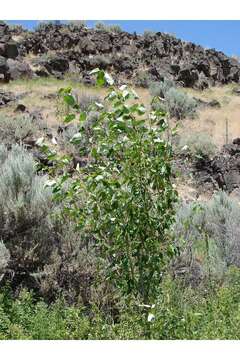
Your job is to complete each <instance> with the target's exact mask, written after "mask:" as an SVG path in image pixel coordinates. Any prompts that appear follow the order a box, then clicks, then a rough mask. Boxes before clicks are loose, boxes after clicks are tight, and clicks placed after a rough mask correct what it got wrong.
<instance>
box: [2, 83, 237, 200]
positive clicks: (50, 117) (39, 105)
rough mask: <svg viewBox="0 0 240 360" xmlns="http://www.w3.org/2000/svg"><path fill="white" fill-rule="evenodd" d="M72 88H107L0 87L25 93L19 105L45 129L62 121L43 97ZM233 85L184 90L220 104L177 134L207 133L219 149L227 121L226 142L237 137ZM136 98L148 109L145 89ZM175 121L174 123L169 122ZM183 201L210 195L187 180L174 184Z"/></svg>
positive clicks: (185, 124)
mask: <svg viewBox="0 0 240 360" xmlns="http://www.w3.org/2000/svg"><path fill="white" fill-rule="evenodd" d="M68 86H71V87H72V88H73V89H75V90H76V91H77V93H79V94H81V93H87V94H91V95H100V96H101V97H104V96H105V94H106V89H99V88H96V87H86V86H83V85H81V84H80V83H78V82H76V81H72V80H70V79H68V80H57V79H53V78H47V79H45V78H41V79H36V80H35V79H34V80H19V81H13V82H10V83H9V84H2V85H1V88H3V89H5V90H7V91H12V92H14V93H15V94H25V95H24V96H23V98H22V99H20V100H19V103H22V104H24V105H25V106H26V107H27V109H28V110H29V111H35V110H37V111H40V112H41V113H42V115H43V118H44V120H43V121H44V123H45V125H46V126H47V127H49V128H53V129H56V128H57V127H58V125H59V124H61V119H60V117H59V116H58V115H57V111H56V110H57V106H56V99H54V98H53V97H52V98H51V97H50V98H46V95H51V94H56V93H57V91H58V90H59V89H60V88H62V87H68ZM232 88H233V86H230V85H228V86H222V87H215V88H211V89H207V90H204V91H202V92H200V91H196V90H192V89H185V90H184V91H186V92H188V93H189V94H190V95H192V96H195V97H197V98H201V99H202V100H207V101H210V100H213V99H216V100H218V101H219V102H220V104H221V108H220V109H213V108H206V109H203V110H201V111H199V112H198V117H197V118H196V119H185V120H183V121H181V122H179V124H180V126H179V134H180V135H181V134H186V133H187V134H189V133H191V132H192V133H194V132H206V133H208V134H210V135H211V137H212V140H213V142H214V143H215V144H216V145H217V146H218V148H220V147H221V146H222V145H223V144H224V143H225V142H226V119H228V133H229V142H230V141H231V140H232V139H234V138H236V137H238V136H239V137H240V96H236V95H233V94H232ZM135 90H136V92H137V94H138V95H139V98H140V102H142V103H144V104H145V105H146V106H147V107H148V106H149V104H150V100H151V96H150V94H149V91H148V90H147V89H142V88H137V89H135ZM15 108H16V104H12V105H11V106H7V107H4V108H2V109H0V113H2V114H7V115H11V114H12V115H13V116H14V109H15ZM174 122H175V121H174V120H173V121H172V123H174ZM176 186H177V189H178V191H179V194H180V196H181V197H182V198H185V199H188V200H194V199H196V198H197V197H198V198H201V199H202V200H207V199H208V198H209V197H210V195H209V194H199V193H198V191H197V190H196V188H194V184H193V183H192V181H191V179H190V177H189V180H188V181H187V182H186V181H185V180H184V181H180V182H178V183H177V184H176Z"/></svg>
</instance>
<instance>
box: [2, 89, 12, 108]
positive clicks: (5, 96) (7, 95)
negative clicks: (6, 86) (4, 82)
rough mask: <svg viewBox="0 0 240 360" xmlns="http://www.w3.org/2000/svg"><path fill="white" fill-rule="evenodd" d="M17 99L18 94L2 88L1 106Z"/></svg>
mask: <svg viewBox="0 0 240 360" xmlns="http://www.w3.org/2000/svg"><path fill="white" fill-rule="evenodd" d="M13 101H16V96H15V95H14V94H13V93H12V92H10V91H5V90H2V89H0V107H2V106H5V105H7V104H9V103H11V102H13Z"/></svg>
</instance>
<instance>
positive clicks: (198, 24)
mask: <svg viewBox="0 0 240 360" xmlns="http://www.w3.org/2000/svg"><path fill="white" fill-rule="evenodd" d="M7 22H8V23H13V24H21V25H23V26H24V27H26V28H28V29H33V28H34V27H35V26H36V25H37V23H38V21H37V20H21V21H20V20H9V21H7ZM104 22H105V23H107V24H119V25H120V26H121V27H122V28H123V29H124V30H126V31H129V32H134V31H136V32H137V33H138V34H141V33H143V32H144V30H152V31H165V32H168V33H174V34H175V35H176V36H177V37H178V38H181V39H183V40H187V41H192V42H194V43H196V44H200V45H202V46H204V47H207V48H215V49H216V50H219V51H223V52H224V53H226V54H227V55H230V56H232V55H238V56H240V42H239V39H240V21H239V20H235V21H234V20H158V21H155V20H152V21H151V20H148V21H146V20H112V21H110V20H108V21H104ZM94 23H95V20H90V21H87V24H88V26H89V27H92V26H93V25H94Z"/></svg>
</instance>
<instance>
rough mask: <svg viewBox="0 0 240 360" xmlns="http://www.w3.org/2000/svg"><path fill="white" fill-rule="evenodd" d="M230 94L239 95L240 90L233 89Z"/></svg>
mask: <svg viewBox="0 0 240 360" xmlns="http://www.w3.org/2000/svg"><path fill="white" fill-rule="evenodd" d="M232 93H233V94H234V95H240V88H233V89H232Z"/></svg>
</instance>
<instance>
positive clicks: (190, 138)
mask: <svg viewBox="0 0 240 360" xmlns="http://www.w3.org/2000/svg"><path fill="white" fill-rule="evenodd" d="M177 151H178V152H180V153H181V154H187V155H189V156H190V157H192V158H201V157H205V158H206V157H208V158H212V157H213V156H214V155H215V154H216V152H217V147H216V145H215V144H214V143H213V140H212V138H211V136H210V135H209V134H207V133H203V132H196V133H189V134H183V135H182V136H181V137H180V139H179V143H178V145H177Z"/></svg>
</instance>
